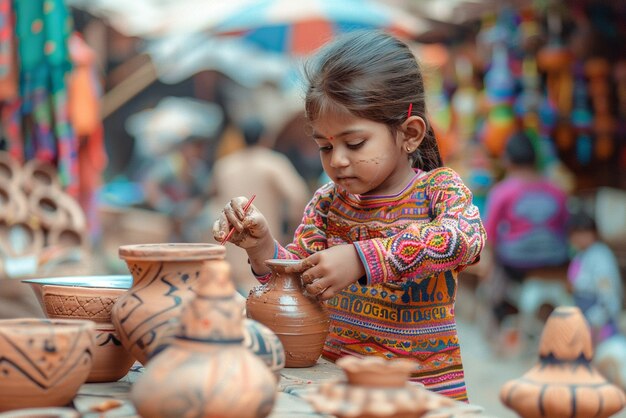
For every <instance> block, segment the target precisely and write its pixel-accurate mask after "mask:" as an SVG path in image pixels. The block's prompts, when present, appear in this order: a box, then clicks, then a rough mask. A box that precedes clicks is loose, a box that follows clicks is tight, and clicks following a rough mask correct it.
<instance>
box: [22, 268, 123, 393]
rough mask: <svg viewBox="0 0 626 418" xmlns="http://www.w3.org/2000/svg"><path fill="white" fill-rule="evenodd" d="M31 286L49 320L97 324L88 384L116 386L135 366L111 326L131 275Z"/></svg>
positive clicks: (39, 281) (54, 280) (42, 281)
mask: <svg viewBox="0 0 626 418" xmlns="http://www.w3.org/2000/svg"><path fill="white" fill-rule="evenodd" d="M22 281H23V282H24V283H28V284H29V285H30V286H31V288H32V289H33V291H34V292H35V295H36V296H37V299H38V300H39V303H40V304H41V308H42V309H43V311H44V313H45V315H46V316H47V317H48V318H59V319H63V318H67V319H89V320H91V321H94V322H95V323H96V345H95V348H94V351H93V368H92V369H91V372H90V373H89V377H87V382H115V381H117V380H119V379H121V378H122V377H124V376H126V374H127V373H128V370H129V369H130V367H131V366H132V365H133V363H134V361H135V360H134V358H133V356H132V355H131V354H130V353H129V352H128V351H126V349H125V348H124V347H123V346H122V343H121V342H120V339H119V337H118V335H117V331H116V330H115V327H114V326H113V324H112V323H111V308H112V307H113V304H114V303H115V301H117V299H118V298H119V296H120V295H122V294H123V293H124V292H126V291H127V290H128V289H129V288H130V286H131V285H132V283H133V279H132V277H131V276H130V275H114V276H75V277H52V278H42V279H26V280H22Z"/></svg>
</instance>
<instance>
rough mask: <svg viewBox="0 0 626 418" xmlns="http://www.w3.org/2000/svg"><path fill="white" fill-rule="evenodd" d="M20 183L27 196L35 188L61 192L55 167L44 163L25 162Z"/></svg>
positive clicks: (36, 161)
mask: <svg viewBox="0 0 626 418" xmlns="http://www.w3.org/2000/svg"><path fill="white" fill-rule="evenodd" d="M20 183H21V185H22V188H23V189H24V191H25V192H26V193H27V194H30V193H32V192H33V190H35V189H36V188H40V187H41V188H43V189H48V190H50V189H54V190H61V180H60V179H59V173H58V171H57V169H56V167H55V166H54V165H52V164H50V163H47V162H45V161H41V160H38V159H31V160H28V161H26V163H25V164H24V167H23V168H22V170H21V174H20Z"/></svg>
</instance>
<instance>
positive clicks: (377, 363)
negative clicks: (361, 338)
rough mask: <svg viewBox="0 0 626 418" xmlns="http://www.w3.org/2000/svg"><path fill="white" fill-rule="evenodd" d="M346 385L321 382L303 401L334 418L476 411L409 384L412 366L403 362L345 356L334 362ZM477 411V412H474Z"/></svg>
mask: <svg viewBox="0 0 626 418" xmlns="http://www.w3.org/2000/svg"><path fill="white" fill-rule="evenodd" d="M337 366H339V367H340V368H341V369H343V371H344V373H345V374H346V377H347V381H345V382H343V381H339V382H334V381H328V382H324V383H323V384H322V385H320V387H319V388H318V389H317V391H316V392H313V393H307V394H305V399H306V400H307V401H308V402H310V403H311V405H312V406H313V408H314V409H315V410H316V411H317V412H320V413H322V414H329V415H332V416H336V417H338V418H419V417H422V416H423V415H425V414H426V413H429V412H433V411H437V410H449V409H450V408H454V409H455V410H457V411H459V412H468V413H469V412H470V411H473V412H475V411H476V410H477V408H476V407H474V406H470V405H467V404H464V403H461V402H457V401H454V400H452V399H450V398H447V397H445V396H443V395H440V394H437V393H434V392H430V391H429V390H427V389H425V388H424V387H423V385H420V384H417V383H412V382H409V381H408V380H409V376H410V374H411V372H412V371H413V370H414V369H415V367H416V363H415V362H414V361H411V360H407V359H391V360H389V359H384V358H381V357H374V356H371V357H363V358H359V357H355V356H346V357H342V358H340V359H339V360H337ZM478 410H480V408H478Z"/></svg>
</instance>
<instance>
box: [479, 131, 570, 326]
mask: <svg viewBox="0 0 626 418" xmlns="http://www.w3.org/2000/svg"><path fill="white" fill-rule="evenodd" d="M537 160H538V159H537V152H536V151H535V147H534V144H533V142H532V140H531V137H530V136H529V135H528V134H527V133H526V132H524V131H519V132H516V133H515V134H513V135H512V136H511V137H510V138H509V140H508V141H507V144H506V147H505V150H504V154H503V162H504V169H505V176H504V178H503V179H502V180H501V181H500V182H498V183H497V184H495V185H494V186H493V188H492V189H491V190H490V191H489V193H488V195H487V202H486V214H485V229H486V231H487V236H488V241H487V248H488V249H489V257H488V259H490V260H491V262H492V266H491V268H490V274H489V281H488V284H489V289H488V292H489V293H490V296H489V299H490V303H491V304H492V306H491V309H492V314H493V317H494V319H495V320H496V325H497V326H498V329H499V326H500V325H501V324H502V321H503V320H504V318H505V317H506V316H507V315H508V314H513V313H516V312H517V311H518V309H519V306H515V305H516V303H517V302H519V301H511V300H508V299H507V296H508V295H509V294H510V293H511V288H512V287H515V286H518V285H520V284H521V283H522V282H523V281H524V279H525V278H526V277H527V276H528V275H529V273H531V272H534V271H536V270H537V269H552V268H553V269H554V270H556V271H558V272H559V273H558V274H560V275H562V276H563V279H564V278H565V277H564V276H565V269H566V266H567V263H568V261H569V258H568V242H567V230H566V222H567V207H566V203H567V193H566V192H565V191H563V190H562V189H561V188H559V187H558V186H557V185H555V184H554V183H553V182H552V181H550V180H549V179H547V178H546V177H545V176H544V175H543V174H542V173H541V171H540V170H539V169H538V168H537ZM561 270H562V272H561Z"/></svg>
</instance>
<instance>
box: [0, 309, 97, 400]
mask: <svg viewBox="0 0 626 418" xmlns="http://www.w3.org/2000/svg"><path fill="white" fill-rule="evenodd" d="M94 329H95V324H94V323H93V322H92V321H87V320H84V319H36V318H21V319H4V320H0V359H1V360H0V366H1V367H0V411H9V410H13V409H20V408H32V407H52V406H65V405H67V404H69V403H70V402H71V401H72V399H73V398H74V397H75V396H76V393H77V392H78V389H79V388H80V386H81V385H82V384H83V383H85V380H86V379H87V376H88V375H89V372H90V370H91V367H92V359H93V350H94Z"/></svg>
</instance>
